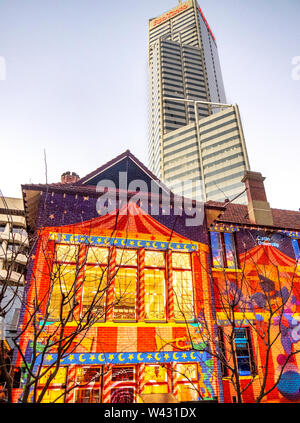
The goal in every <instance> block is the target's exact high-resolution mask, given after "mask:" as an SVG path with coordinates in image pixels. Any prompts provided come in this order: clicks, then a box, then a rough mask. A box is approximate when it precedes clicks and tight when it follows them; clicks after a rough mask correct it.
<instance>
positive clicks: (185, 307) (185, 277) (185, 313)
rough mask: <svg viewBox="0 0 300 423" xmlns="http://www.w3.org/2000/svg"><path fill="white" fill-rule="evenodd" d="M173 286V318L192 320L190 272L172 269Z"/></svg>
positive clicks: (191, 281) (191, 280) (192, 306)
mask: <svg viewBox="0 0 300 423" xmlns="http://www.w3.org/2000/svg"><path fill="white" fill-rule="evenodd" d="M173 287H174V312H175V319H180V320H192V319H193V318H194V304H193V279H192V272H190V271H188V270H186V271H178V270H177V271H174V272H173Z"/></svg>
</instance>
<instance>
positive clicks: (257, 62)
mask: <svg viewBox="0 0 300 423" xmlns="http://www.w3.org/2000/svg"><path fill="white" fill-rule="evenodd" d="M198 3H199V5H200V6H201V8H202V10H203V12H204V14H205V16H206V19H207V21H208V23H209V25H210V27H211V29H212V31H213V33H214V35H215V38H216V41H217V45H218V51H219V56H220V62H221V68H222V73H223V80H224V85H225V90H226V96H227V101H228V102H229V103H231V104H233V103H236V104H238V105H239V108H240V112H241V117H242V123H243V128H244V133H245V139H246V144H247V149H248V155H249V159H250V166H251V170H253V171H257V172H261V173H262V174H263V176H265V177H266V181H265V187H266V191H267V197H268V201H269V202H270V204H271V207H273V208H281V209H290V210H299V208H300V195H299V176H300V171H299V157H300V113H299V112H300V66H299V65H300V29H299V16H300V2H299V0H284V1H282V0H251V1H250V0H226V1H225V0H199V1H198ZM177 4H178V1H177V0H128V1H122V0H115V1H103V0H43V1H41V0H26V1H24V0H0V146H1V149H0V163H1V165H0V189H1V190H2V193H3V195H5V196H10V197H20V196H21V189H20V186H21V184H26V183H45V182H46V176H47V181H48V182H49V183H52V182H60V176H61V174H62V173H64V172H65V171H68V170H69V171H74V172H76V173H78V174H79V175H80V177H83V176H85V175H86V174H88V173H89V172H91V171H92V170H94V169H96V168H97V167H99V166H101V165H103V164H104V163H106V162H107V161H109V160H111V159H113V158H114V157H115V156H117V155H119V154H121V153H122V152H124V151H125V150H127V149H130V151H131V152H132V153H133V154H134V155H135V156H137V158H138V159H139V160H141V161H142V162H143V163H144V164H146V165H147V164H148V162H147V143H148V139H147V133H148V131H147V126H148V122H147V53H148V50H147V49H148V47H147V42H148V19H150V18H153V17H156V16H158V15H160V14H162V13H163V12H165V11H167V10H169V9H171V8H173V7H175V6H176V5H177ZM45 156H46V165H45ZM46 169H47V170H46Z"/></svg>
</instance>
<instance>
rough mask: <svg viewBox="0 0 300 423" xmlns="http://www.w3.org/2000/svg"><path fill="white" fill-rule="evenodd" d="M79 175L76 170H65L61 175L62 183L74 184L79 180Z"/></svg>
mask: <svg viewBox="0 0 300 423" xmlns="http://www.w3.org/2000/svg"><path fill="white" fill-rule="evenodd" d="M79 179H80V178H79V175H77V173H75V172H69V171H68V172H65V173H63V174H62V175H61V183H62V184H74V182H77V181H78V180H79Z"/></svg>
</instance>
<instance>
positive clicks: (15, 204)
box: [0, 197, 28, 349]
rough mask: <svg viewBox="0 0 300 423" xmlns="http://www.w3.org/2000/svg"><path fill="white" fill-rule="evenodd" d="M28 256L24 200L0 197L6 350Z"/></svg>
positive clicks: (0, 286)
mask: <svg viewBox="0 0 300 423" xmlns="http://www.w3.org/2000/svg"><path fill="white" fill-rule="evenodd" d="M27 253H28V237H27V233H26V222H25V212H24V206H23V200H22V199H19V198H7V197H0V293H1V296H3V298H1V309H2V310H3V312H4V314H5V316H4V318H1V328H2V330H1V336H2V338H3V339H5V340H6V345H7V348H8V349H12V348H13V343H12V341H11V337H12V336H13V334H14V333H15V332H16V330H17V327H18V322H19V314H20V308H21V299H22V296H23V287H24V283H25V269H26V263H27Z"/></svg>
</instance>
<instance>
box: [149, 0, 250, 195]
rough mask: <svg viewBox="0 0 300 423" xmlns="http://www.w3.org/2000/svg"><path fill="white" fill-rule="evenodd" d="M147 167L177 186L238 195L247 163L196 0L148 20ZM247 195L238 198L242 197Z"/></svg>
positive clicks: (213, 47) (235, 114) (238, 126)
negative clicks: (200, 183)
mask: <svg viewBox="0 0 300 423" xmlns="http://www.w3.org/2000/svg"><path fill="white" fill-rule="evenodd" d="M148 64H149V90H150V92H149V100H150V101H149V167H150V169H151V170H152V171H153V173H154V174H156V175H157V176H158V177H159V178H161V179H162V180H164V181H165V182H167V183H169V184H171V187H172V189H173V191H174V192H178V193H181V192H182V185H183V183H184V184H185V188H184V194H185V195H187V196H192V197H195V196H196V197H197V198H198V199H199V192H197V189H199V188H196V190H195V186H194V187H192V185H194V182H199V181H202V184H203V186H202V189H203V194H204V195H203V199H204V200H208V199H212V200H217V201H220V200H224V199H225V198H230V199H232V198H233V197H234V196H236V195H237V194H238V193H240V192H241V191H242V188H243V184H242V183H241V179H242V176H243V174H244V171H245V170H246V169H249V161H248V157H247V151H246V146H245V141H244V136H243V130H242V125H241V121H240V116H239V111H238V108H237V106H236V105H235V106H233V105H227V104H226V96H225V90H224V86H223V79H222V73H221V67H220V62H219V56H218V50H217V45H216V40H215V37H214V35H213V32H212V30H211V28H210V26H209V25H208V23H207V20H206V19H205V17H204V14H203V12H202V10H201V8H200V7H199V6H198V4H197V2H196V0H188V1H186V2H184V3H181V2H180V3H179V5H178V6H177V7H175V8H174V9H172V10H171V11H169V12H166V13H164V14H163V15H161V16H159V17H157V18H154V19H150V21H149V62H148ZM245 200H246V196H245V195H244V196H243V195H242V196H241V197H240V198H239V201H240V202H244V201H245Z"/></svg>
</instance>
